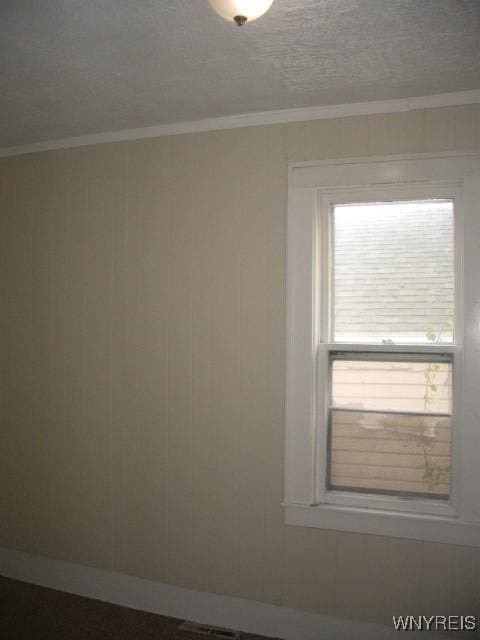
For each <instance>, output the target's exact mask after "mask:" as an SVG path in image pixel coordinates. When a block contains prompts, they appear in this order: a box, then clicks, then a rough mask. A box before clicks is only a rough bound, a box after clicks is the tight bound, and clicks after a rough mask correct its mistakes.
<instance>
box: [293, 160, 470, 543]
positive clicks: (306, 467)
mask: <svg viewBox="0 0 480 640" xmlns="http://www.w3.org/2000/svg"><path fill="white" fill-rule="evenodd" d="M420 198H453V199H454V225H455V262H456V270H455V332H456V333H455V344H453V345H449V344H441V345H415V346H414V347H413V348H412V345H402V346H399V345H392V346H390V345H352V344H340V343H330V342H329V340H330V317H329V314H330V306H331V305H330V303H329V301H328V300H327V295H328V292H329V291H330V282H329V278H330V267H329V265H330V251H331V247H330V232H329V225H330V219H331V210H332V205H334V204H339V203H341V202H353V201H354V202H361V201H370V202H372V201H377V202H379V201H388V200H393V199H398V200H402V199H409V200H415V199H420ZM478 274H480V154H479V153H478V152H468V151H467V152H459V153H457V152H447V153H441V154H416V155H408V156H387V157H373V158H372V157H370V158H353V159H348V160H345V159H342V160H330V161H322V162H307V163H295V164H291V165H289V206H288V221H287V380H286V452H285V455H286V464H285V469H286V476H285V502H284V507H285V514H286V523H287V524H291V525H300V526H312V527H320V528H325V529H337V530H342V531H353V532H358V533H372V534H379V535H387V536H394V537H404V538H413V539H419V540H430V541H437V542H451V543H457V544H463V545H471V546H480V489H479V488H480V393H479V392H480V277H478ZM331 350H337V351H349V352H351V351H368V352H372V351H373V352H374V351H381V352H382V353H385V352H389V351H390V352H395V353H399V352H404V353H409V352H415V353H423V352H425V353H448V354H451V356H452V358H453V379H454V395H453V410H452V429H453V432H452V478H451V496H450V498H449V500H448V501H446V500H438V499H433V498H432V499H429V498H412V497H401V496H400V497H399V496H389V495H378V494H373V493H372V494H368V493H356V492H347V491H335V490H330V491H329V490H327V489H326V471H327V427H328V421H327V410H328V407H327V389H328V377H329V376H328V366H329V364H328V363H329V352H330V351H331Z"/></svg>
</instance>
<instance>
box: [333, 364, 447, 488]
mask: <svg viewBox="0 0 480 640" xmlns="http://www.w3.org/2000/svg"><path fill="white" fill-rule="evenodd" d="M432 360H433V359H432ZM331 367H332V389H331V392H332V408H331V410H330V456H329V459H330V465H329V485H330V487H332V488H335V489H344V490H353V491H368V492H373V493H390V494H392V493H399V494H415V495H429V496H438V497H441V498H445V497H448V495H449V493H450V456H451V418H450V413H451V395H452V364H451V362H438V361H431V362H427V361H425V362H417V361H412V362H402V361H396V360H395V361H393V360H392V361H388V360H385V361H380V362H379V361H370V360H354V359H352V360H348V359H347V358H344V359H339V360H336V359H333V360H332V363H331Z"/></svg>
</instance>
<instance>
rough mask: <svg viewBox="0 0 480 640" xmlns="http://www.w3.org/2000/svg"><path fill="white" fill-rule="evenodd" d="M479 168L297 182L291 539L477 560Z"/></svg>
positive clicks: (300, 170) (331, 174) (326, 166)
mask: <svg viewBox="0 0 480 640" xmlns="http://www.w3.org/2000/svg"><path fill="white" fill-rule="evenodd" d="M479 167H480V161H479V157H478V155H476V154H469V153H464V154H450V155H449V154H447V155H442V156H425V155H423V156H412V157H408V158H405V157H394V156H393V157H390V158H385V159H373V160H371V159H365V160H362V159H360V160H353V161H334V162H331V163H318V164H311V163H309V164H300V165H294V166H292V167H291V169H290V178H289V179H290V185H289V186H290V203H289V220H288V223H289V224H288V260H287V264H288V269H287V318H288V326H287V338H288V341H287V407H286V411H287V413H286V427H287V437H286V497H285V509H286V520H287V523H289V524H299V525H307V526H318V527H325V528H334V529H335V528H337V529H341V530H348V531H359V532H366V533H368V532H370V533H379V534H385V535H395V536H400V537H402V536H403V537H410V538H418V539H425V540H438V541H445V542H458V543H461V544H472V545H478V546H480V498H479V497H478V495H477V493H478V492H477V489H476V488H477V487H478V486H480V473H479V471H478V468H479V462H480V418H479V417H478V416H480V399H479V398H477V393H476V392H475V391H474V390H473V388H472V381H473V380H474V379H476V380H477V381H479V380H480V313H479V311H480V304H479V303H478V300H480V285H479V284H478V278H477V279H474V278H473V274H474V273H475V272H477V273H478V270H479V269H480V258H479V255H480V251H479V246H480V222H479V217H480V216H479V215H478V214H477V210H478V205H477V204H476V203H477V202H480V184H479V182H480V181H479V174H480V168H479ZM464 228H465V240H463V230H464ZM475 296H478V298H476V297H475Z"/></svg>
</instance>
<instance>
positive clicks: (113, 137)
mask: <svg viewBox="0 0 480 640" xmlns="http://www.w3.org/2000/svg"><path fill="white" fill-rule="evenodd" d="M478 103H480V89H474V90H472V91H459V92H455V93H439V94H436V95H430V96H419V97H411V98H400V99H395V100H377V101H374V102H354V103H350V104H336V105H325V106H321V107H307V108H301V109H279V110H276V111H260V112H257V113H244V114H238V115H232V116H222V117H218V118H206V119H203V120H192V121H189V122H177V123H173V124H162V125H156V126H152V127H142V128H140V129H124V130H123V131H108V132H104V133H92V134H88V135H82V136H76V137H73V138H63V139H61V140H47V141H45V142H36V143H33V144H26V145H20V146H15V147H4V148H0V158H5V157H9V156H18V155H23V154H26V153H35V152H40V151H52V150H54V149H68V148H72V147H84V146H88V145H96V144H106V143H109V142H124V141H129V140H141V139H143V138H159V137H164V136H174V135H180V134H185V133H200V132H205V131H218V130H222V129H238V128H241V127H258V126H262V125H270V124H286V123H289V122H306V121H308V120H325V119H329V118H346V117H348V116H361V115H373V114H379V113H398V112H402V111H414V110H417V109H429V108H435V107H437V108H438V107H453V106H460V105H467V104H478Z"/></svg>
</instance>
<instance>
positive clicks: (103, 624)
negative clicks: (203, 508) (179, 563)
mask: <svg viewBox="0 0 480 640" xmlns="http://www.w3.org/2000/svg"><path fill="white" fill-rule="evenodd" d="M180 624H181V621H180V620H175V619H174V618H166V617H164V616H158V615H155V614H153V613H145V612H143V611H135V610H134V609H127V608H125V607H119V606H117V605H113V604H107V603H105V602H99V601H97V600H90V599H88V598H82V597H80V596H75V595H71V594H68V593H63V592H61V591H54V590H53V589H45V588H43V587H37V586H34V585H31V584H27V583H25V582H18V581H16V580H10V579H9V578H3V577H0V639H1V640H153V639H155V640H207V639H208V638H210V640H215V636H210V635H204V634H198V633H192V632H190V631H184V630H181V629H179V628H178V627H179V625H180ZM241 640H262V638H260V636H252V635H248V634H242V635H241Z"/></svg>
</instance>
